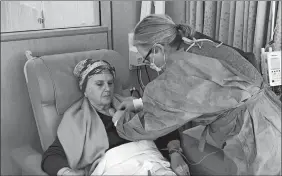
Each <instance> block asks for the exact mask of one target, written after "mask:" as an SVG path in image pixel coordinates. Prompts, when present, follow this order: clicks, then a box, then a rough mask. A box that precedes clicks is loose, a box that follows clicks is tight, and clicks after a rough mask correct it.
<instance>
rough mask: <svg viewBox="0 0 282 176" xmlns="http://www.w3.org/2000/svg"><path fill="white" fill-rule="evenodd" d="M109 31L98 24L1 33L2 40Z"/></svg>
mask: <svg viewBox="0 0 282 176" xmlns="http://www.w3.org/2000/svg"><path fill="white" fill-rule="evenodd" d="M107 32H108V27H106V26H96V27H78V28H66V29H50V30H48V29H46V30H37V31H23V32H12V33H1V42H9V41H18V40H29V39H39V38H51V37H63V36H73V35H84V34H95V33H107Z"/></svg>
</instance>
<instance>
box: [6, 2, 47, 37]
mask: <svg viewBox="0 0 282 176" xmlns="http://www.w3.org/2000/svg"><path fill="white" fill-rule="evenodd" d="M41 3H42V2H41V1H1V32H13V31H26V30H38V29H42V27H43V26H42V24H41V23H39V21H38V18H40V17H41Z"/></svg>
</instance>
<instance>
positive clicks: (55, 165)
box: [41, 112, 179, 175]
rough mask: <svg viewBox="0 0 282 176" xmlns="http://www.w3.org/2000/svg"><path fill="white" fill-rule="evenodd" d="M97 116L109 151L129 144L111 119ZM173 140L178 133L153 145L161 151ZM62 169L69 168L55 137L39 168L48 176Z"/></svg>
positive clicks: (164, 137)
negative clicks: (103, 127)
mask: <svg viewBox="0 0 282 176" xmlns="http://www.w3.org/2000/svg"><path fill="white" fill-rule="evenodd" d="M98 115H99V116H100V118H101V120H102V122H103V124H104V126H105V129H106V132H107V135H108V139H109V149H111V148H114V147H116V146H119V145H122V144H125V143H128V142H131V141H127V140H125V139H123V138H121V137H119V135H118V133H117V130H116V128H115V126H114V124H113V122H112V117H110V116H106V115H104V114H102V113H99V112H98ZM175 139H178V140H179V134H178V131H174V132H172V133H170V134H168V135H166V136H163V137H160V138H158V139H157V140H156V141H155V143H156V146H157V147H158V148H159V149H163V148H166V145H167V144H168V142H169V141H171V140H175ZM161 153H162V154H163V155H164V157H166V158H168V156H169V154H168V152H167V151H164V150H161ZM63 167H69V164H68V160H67V156H66V154H65V151H64V148H63V146H62V144H61V142H60V140H59V138H58V137H56V139H55V141H54V142H53V144H52V145H51V146H50V147H49V148H48V149H47V150H46V151H45V152H44V154H43V156H42V162H41V168H42V170H43V171H44V172H46V173H47V174H48V175H57V173H58V171H59V170H60V169H61V168H63Z"/></svg>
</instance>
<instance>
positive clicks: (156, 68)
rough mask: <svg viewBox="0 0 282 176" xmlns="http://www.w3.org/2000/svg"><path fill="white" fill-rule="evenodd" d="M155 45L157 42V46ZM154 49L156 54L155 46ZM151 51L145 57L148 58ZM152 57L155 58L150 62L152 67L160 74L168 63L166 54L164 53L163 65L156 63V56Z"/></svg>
mask: <svg viewBox="0 0 282 176" xmlns="http://www.w3.org/2000/svg"><path fill="white" fill-rule="evenodd" d="M155 45H156V44H154V46H155ZM154 46H153V47H154ZM153 47H152V48H153ZM153 51H154V55H155V54H156V50H155V48H154V49H153ZM150 53H151V51H149V52H148V54H147V56H146V57H145V59H147V57H148V56H149V55H150ZM152 59H153V62H150V68H151V69H153V70H155V71H156V72H157V73H158V74H159V72H160V71H162V70H163V68H164V67H165V65H166V58H165V54H164V64H163V65H162V66H161V67H158V66H157V65H156V64H155V59H154V57H152Z"/></svg>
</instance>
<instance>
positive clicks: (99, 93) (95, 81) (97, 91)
mask: <svg viewBox="0 0 282 176" xmlns="http://www.w3.org/2000/svg"><path fill="white" fill-rule="evenodd" d="M113 93H114V78H113V75H112V74H111V73H110V72H109V71H104V72H102V73H100V74H95V75H92V76H90V77H89V78H88V81H87V85H86V89H85V96H86V97H88V99H89V100H90V102H91V103H94V104H95V105H98V106H107V105H109V104H110V103H111V102H112V98H113Z"/></svg>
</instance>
